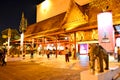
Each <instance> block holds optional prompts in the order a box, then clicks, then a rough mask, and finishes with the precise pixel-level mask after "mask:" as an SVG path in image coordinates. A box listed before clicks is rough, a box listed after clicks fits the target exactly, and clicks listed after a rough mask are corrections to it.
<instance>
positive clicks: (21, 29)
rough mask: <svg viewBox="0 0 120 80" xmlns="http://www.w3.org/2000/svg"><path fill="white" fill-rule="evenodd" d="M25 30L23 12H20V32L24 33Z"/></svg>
mask: <svg viewBox="0 0 120 80" xmlns="http://www.w3.org/2000/svg"><path fill="white" fill-rule="evenodd" d="M26 28H27V19H26V18H25V17H24V12H22V18H21V21H20V26H19V29H20V32H25V31H26Z"/></svg>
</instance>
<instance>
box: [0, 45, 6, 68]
mask: <svg viewBox="0 0 120 80" xmlns="http://www.w3.org/2000/svg"><path fill="white" fill-rule="evenodd" d="M2 49H3V52H2V66H4V65H6V63H7V62H6V54H7V49H6V46H5V45H4V46H3V48H2ZM2 49H1V50H2Z"/></svg>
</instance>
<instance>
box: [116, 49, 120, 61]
mask: <svg viewBox="0 0 120 80" xmlns="http://www.w3.org/2000/svg"><path fill="white" fill-rule="evenodd" d="M117 53H118V62H120V47H118V49H117Z"/></svg>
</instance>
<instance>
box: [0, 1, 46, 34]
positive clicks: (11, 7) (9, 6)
mask: <svg viewBox="0 0 120 80" xmlns="http://www.w3.org/2000/svg"><path fill="white" fill-rule="evenodd" d="M42 1H44V0H1V1H0V32H1V31H2V30H4V29H6V28H12V29H17V30H19V25H20V20H21V15H22V12H24V15H25V18H26V19H27V21H28V25H31V24H33V23H35V22H36V5H37V4H39V3H40V2H42Z"/></svg>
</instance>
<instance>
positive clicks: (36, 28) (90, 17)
mask: <svg viewBox="0 0 120 80" xmlns="http://www.w3.org/2000/svg"><path fill="white" fill-rule="evenodd" d="M93 3H97V1H96V2H92V3H90V4H86V5H83V6H80V5H78V4H77V3H75V2H74V1H72V2H71V4H70V7H69V9H68V10H67V11H66V12H64V13H61V14H58V15H56V16H54V17H51V18H48V19H46V20H43V21H40V22H38V23H35V24H33V25H30V26H28V27H27V29H26V32H25V36H26V37H34V38H37V37H42V36H47V35H54V36H55V35H58V34H66V33H69V32H76V31H80V30H88V29H95V28H97V14H98V13H100V12H101V11H102V10H101V9H100V7H102V6H99V5H96V4H93ZM103 3H104V2H102V3H101V4H103ZM97 4H99V3H97ZM114 5H115V2H114V3H113V4H112V5H109V7H108V10H112V13H113V23H114V24H118V23H120V22H119V21H120V20H119V19H120V18H119V17H120V15H119V14H120V11H118V9H117V8H116V6H114ZM106 6H107V5H106ZM106 6H105V7H106ZM114 8H115V9H114ZM116 13H117V14H116Z"/></svg>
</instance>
